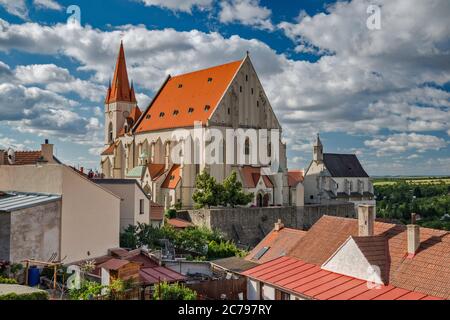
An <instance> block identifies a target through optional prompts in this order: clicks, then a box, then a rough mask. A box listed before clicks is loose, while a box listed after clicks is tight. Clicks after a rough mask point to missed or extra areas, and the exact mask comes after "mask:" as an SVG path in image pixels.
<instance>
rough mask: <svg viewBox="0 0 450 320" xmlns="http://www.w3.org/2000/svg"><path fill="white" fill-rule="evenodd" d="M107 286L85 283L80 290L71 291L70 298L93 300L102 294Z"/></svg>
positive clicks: (90, 282) (91, 282)
mask: <svg viewBox="0 0 450 320" xmlns="http://www.w3.org/2000/svg"><path fill="white" fill-rule="evenodd" d="M104 288H105V286H103V285H101V284H100V283H97V282H94V281H84V282H82V283H81V286H80V289H71V290H70V291H69V297H70V299H71V300H92V299H93V298H94V297H96V296H99V295H101V294H102V290H103V289H104Z"/></svg>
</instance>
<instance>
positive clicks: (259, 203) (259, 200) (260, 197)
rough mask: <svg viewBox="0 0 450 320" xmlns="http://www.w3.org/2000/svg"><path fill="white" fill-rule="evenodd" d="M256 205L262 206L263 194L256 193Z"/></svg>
mask: <svg viewBox="0 0 450 320" xmlns="http://www.w3.org/2000/svg"><path fill="white" fill-rule="evenodd" d="M256 206H257V207H262V206H263V195H262V193H258V195H257V196H256Z"/></svg>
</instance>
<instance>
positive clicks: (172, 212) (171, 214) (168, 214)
mask: <svg viewBox="0 0 450 320" xmlns="http://www.w3.org/2000/svg"><path fill="white" fill-rule="evenodd" d="M166 217H167V218H168V219H173V218H176V217H177V210H175V209H169V210H167V211H166Z"/></svg>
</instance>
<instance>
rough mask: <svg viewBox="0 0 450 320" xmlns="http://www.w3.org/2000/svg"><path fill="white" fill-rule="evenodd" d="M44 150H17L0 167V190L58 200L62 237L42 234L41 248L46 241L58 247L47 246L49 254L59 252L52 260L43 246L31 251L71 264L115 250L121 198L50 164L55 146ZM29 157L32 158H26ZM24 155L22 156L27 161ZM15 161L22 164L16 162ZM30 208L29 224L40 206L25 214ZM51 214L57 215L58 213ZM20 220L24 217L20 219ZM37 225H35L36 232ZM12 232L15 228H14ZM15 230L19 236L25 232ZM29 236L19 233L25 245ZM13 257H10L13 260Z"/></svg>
mask: <svg viewBox="0 0 450 320" xmlns="http://www.w3.org/2000/svg"><path fill="white" fill-rule="evenodd" d="M42 147H43V148H42V151H39V152H18V151H16V152H14V155H15V159H14V157H11V158H9V160H8V161H7V162H6V163H3V164H2V165H0V190H5V191H10V190H11V191H13V193H15V194H18V193H25V194H32V193H36V194H47V195H54V196H57V197H59V198H60V200H59V201H60V202H61V204H60V206H61V208H60V216H61V218H60V219H61V225H60V231H59V232H60V235H59V236H55V234H57V231H55V232H54V233H50V234H46V233H44V234H43V235H42V237H43V238H44V242H43V243H44V244H45V243H47V242H48V241H56V242H57V243H59V244H57V245H56V247H55V248H53V246H49V247H48V248H49V249H48V250H50V248H52V249H51V250H50V251H55V250H56V248H57V247H59V252H57V256H56V257H52V256H51V255H50V253H49V252H46V249H42V248H41V249H40V250H37V249H36V250H35V251H34V252H39V251H40V252H41V258H43V260H44V261H48V260H49V259H50V258H53V259H54V260H62V261H63V262H64V263H69V262H71V261H76V260H80V259H85V258H89V257H92V256H94V257H95V256H99V255H103V254H105V253H106V252H107V250H108V248H111V247H118V246H119V236H120V230H119V226H120V202H121V199H120V197H118V196H116V195H115V194H113V193H112V192H110V191H108V190H107V189H105V188H103V187H101V186H100V185H98V184H96V183H94V182H92V181H91V180H89V179H88V178H87V177H85V176H84V175H80V174H79V173H77V172H76V171H74V170H73V169H72V168H70V167H68V166H66V165H64V164H61V163H59V162H58V161H56V160H54V159H55V157H54V156H53V145H52V144H49V143H48V141H47V142H46V143H45V144H43V145H42ZM9 153H10V154H13V153H12V152H9ZM31 154H33V157H31V156H30V155H31ZM24 155H26V161H25V156H24ZM38 155H39V156H38ZM19 159H20V162H17V161H19ZM33 210H36V211H35V212H33V213H32V214H30V220H29V221H34V218H33V217H38V216H39V215H40V214H41V213H39V212H38V211H40V210H41V207H39V206H37V207H34V208H28V209H27V211H33ZM52 214H55V215H56V212H55V213H52ZM15 216H16V214H15V213H12V217H13V218H15ZM20 218H21V219H24V217H22V216H21V217H20ZM37 222H39V220H38V221H37ZM44 222H45V219H44V220H42V223H44ZM40 227H41V226H39V227H38V226H36V228H40ZM28 228H29V227H28ZM11 230H12V231H14V230H16V229H14V227H13V228H12V229H11ZM55 230H56V229H55ZM31 231H32V230H31V229H30V232H31ZM18 232H20V233H23V230H19V231H18ZM33 232H34V231H33ZM33 234H34V233H24V234H23V235H21V236H22V237H24V238H23V239H24V240H23V241H27V239H29V240H30V241H31V240H33V237H34V235H33ZM15 237H17V235H15V234H12V235H11V238H12V239H13V238H15ZM27 237H30V238H27ZM39 243H41V242H39ZM36 244H37V243H36ZM14 254H15V253H13V254H12V256H13V257H14ZM32 255H33V257H27V258H36V257H37V256H38V254H37V253H36V254H34V253H33V254H32ZM42 255H44V256H42Z"/></svg>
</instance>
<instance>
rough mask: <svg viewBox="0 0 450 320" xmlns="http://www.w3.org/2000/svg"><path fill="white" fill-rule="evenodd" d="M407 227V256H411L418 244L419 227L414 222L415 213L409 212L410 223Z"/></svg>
mask: <svg viewBox="0 0 450 320" xmlns="http://www.w3.org/2000/svg"><path fill="white" fill-rule="evenodd" d="M406 228H407V241H408V258H413V257H414V255H415V254H416V252H417V249H419V246H420V227H419V226H418V225H417V224H416V214H415V213H411V224H408V225H407V226H406Z"/></svg>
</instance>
